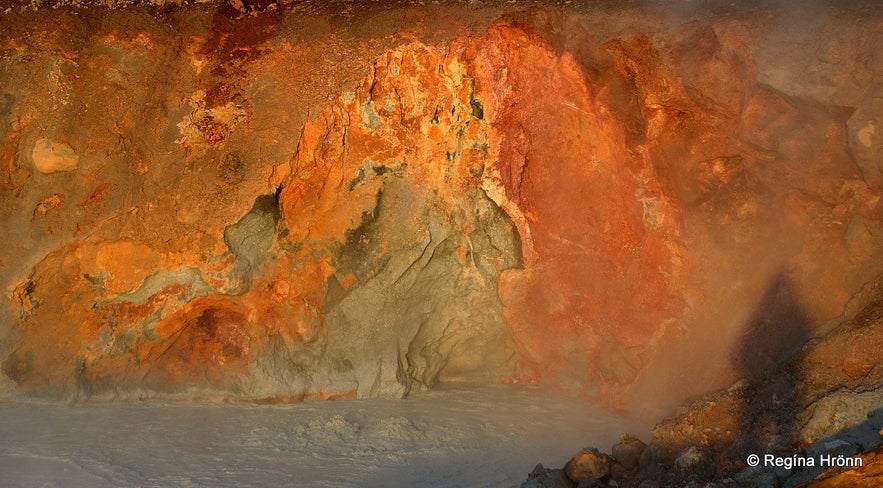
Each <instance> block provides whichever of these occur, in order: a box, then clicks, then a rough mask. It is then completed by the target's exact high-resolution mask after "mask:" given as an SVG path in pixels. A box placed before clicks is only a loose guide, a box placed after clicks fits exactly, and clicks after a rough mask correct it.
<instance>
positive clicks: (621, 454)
mask: <svg viewBox="0 0 883 488" xmlns="http://www.w3.org/2000/svg"><path fill="white" fill-rule="evenodd" d="M646 448H647V444H644V442H642V441H641V439H638V438H637V437H635V436H633V435H631V434H625V435H623V436H622V437H621V438H620V439H619V442H617V443H616V444H614V445H613V447H612V448H611V450H610V454H612V455H613V459H615V460H616V462H618V463H619V464H621V465H622V467H623V468H625V469H626V470H627V471H631V470H633V469H635V468H637V467H638V461H639V460H640V459H641V453H643V452H644V449H646Z"/></svg>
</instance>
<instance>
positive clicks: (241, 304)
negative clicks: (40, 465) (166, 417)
mask: <svg viewBox="0 0 883 488" xmlns="http://www.w3.org/2000/svg"><path fill="white" fill-rule="evenodd" d="M235 7H236V6H235V5H233V4H232V3H225V4H223V5H221V4H219V5H213V6H203V7H199V8H193V9H184V10H175V9H174V8H171V9H164V10H149V9H138V8H131V9H128V10H120V11H114V12H113V13H112V14H109V17H108V20H107V21H106V25H103V26H92V25H89V24H88V23H84V22H83V21H82V19H81V18H80V17H78V16H77V15H74V14H73V13H72V12H73V11H64V10H63V9H62V10H61V11H60V13H59V14H58V19H59V20H58V22H57V23H56V24H53V25H51V26H42V27H40V28H35V30H34V35H33V40H32V41H22V40H20V39H25V37H22V36H18V37H16V36H15V34H14V30H15V29H12V30H10V32H11V34H10V35H5V36H4V37H3V39H2V42H3V44H2V49H3V50H4V51H3V52H4V53H6V54H5V56H6V57H4V59H5V60H6V61H4V69H3V71H2V72H0V77H2V79H3V80H18V79H23V80H33V79H37V78H41V79H42V78H45V79H47V80H48V82H47V84H46V85H41V86H37V85H33V84H27V83H24V82H21V81H18V82H10V83H7V85H8V86H9V88H8V89H7V88H4V93H3V94H2V95H0V115H2V117H3V120H4V121H7V122H8V123H7V124H4V127H3V129H2V130H3V132H0V135H2V136H3V138H4V139H3V146H2V158H3V159H2V162H0V171H2V172H0V176H2V178H0V190H2V192H3V195H4V197H3V198H4V205H3V207H2V211H3V214H2V215H3V218H4V222H6V223H7V224H8V225H6V226H5V227H7V228H9V229H10V230H9V236H8V237H9V239H10V240H11V241H12V242H14V243H16V246H13V247H10V248H8V250H6V251H3V254H2V255H0V265H2V266H3V268H4V273H3V281H2V283H3V285H4V287H6V288H7V291H8V293H7V295H6V297H7V305H8V307H7V308H8V312H9V313H8V314H7V315H5V316H4V319H3V320H4V322H2V323H0V326H2V328H0V332H2V335H0V338H2V344H0V346H2V347H0V355H2V359H3V362H2V364H3V367H2V371H3V374H4V376H5V377H6V380H4V381H5V383H6V384H7V385H8V384H10V382H11V383H14V384H15V389H16V391H18V392H20V393H24V394H28V395H39V396H47V397H52V398H73V399H79V400H85V399H88V398H92V399H99V398H104V399H111V398H121V397H122V398H127V397H152V396H174V397H183V398H194V397H199V398H216V397H217V398H237V399H250V400H255V399H271V400H273V399H275V400H280V401H281V400H296V399H302V398H311V397H316V398H326V397H335V396H354V395H355V396H373V395H403V394H407V393H408V392H411V391H415V390H419V389H423V388H430V387H432V386H434V385H435V384H437V383H438V382H440V381H511V382H537V383H541V384H547V385H554V386H560V387H564V388H567V389H570V390H572V391H575V392H578V393H580V394H583V395H586V396H589V397H593V398H596V399H601V400H603V401H605V402H607V403H608V404H609V405H613V406H616V407H621V408H629V407H630V406H631V402H632V400H633V399H634V398H640V399H642V400H641V401H639V402H637V403H638V404H639V406H640V405H641V404H647V403H648V402H649V403H651V404H653V405H663V406H660V407H659V408H664V402H662V400H660V399H661V398H666V399H669V400H668V401H673V402H676V401H677V400H678V399H680V398H682V397H683V396H685V395H689V394H694V393H698V392H701V391H703V390H705V389H707V388H709V387H711V386H719V385H721V384H726V383H728V382H730V381H731V380H733V379H734V378H735V377H739V376H740V375H741V376H746V375H747V376H750V375H751V371H750V369H751V367H748V366H746V365H751V364H754V365H757V364H767V363H765V362H764V361H767V360H769V359H770V358H768V357H766V356H777V355H787V354H790V352H791V350H792V349H794V348H798V347H800V345H801V344H802V343H803V342H805V341H806V340H807V339H808V338H809V337H810V336H812V335H813V334H814V333H815V331H821V330H824V329H825V321H826V320H828V319H831V318H832V317H836V316H838V315H840V314H841V313H842V312H843V310H844V307H845V306H846V304H847V303H848V302H849V300H850V298H851V297H852V296H854V295H855V294H856V293H858V291H859V290H860V289H861V288H862V287H863V286H864V285H865V284H866V283H867V282H869V281H871V280H872V279H874V278H875V277H876V276H878V275H879V274H880V272H881V271H883V268H881V263H883V261H881V260H880V259H879V257H880V255H881V251H883V242H881V239H880V237H881V233H880V219H881V207H880V204H879V201H880V197H879V191H880V186H879V185H880V180H879V178H878V176H879V174H878V173H879V171H877V172H875V171H876V170H878V169H879V168H876V166H875V165H877V166H879V164H878V163H879V151H878V149H879V148H878V147H877V146H879V144H877V143H878V142H879V141H877V139H876V135H875V134H877V132H874V130H875V129H874V127H875V126H879V124H877V122H876V120H877V115H879V114H878V112H879V110H877V109H878V108H879V107H877V105H876V103H877V102H876V100H877V99H876V98H875V97H876V95H875V92H873V88H867V89H866V90H865V91H864V92H863V93H854V94H853V95H851V96H850V95H849V94H848V93H847V92H844V91H843V90H835V89H832V90H830V91H828V92H826V91H824V90H821V88H820V87H819V86H816V85H815V84H813V83H816V84H817V83H818V82H819V81H818V80H815V79H813V80H808V81H807V82H806V83H807V86H802V87H797V88H794V87H791V88H789V89H786V88H785V87H784V86H781V85H780V84H778V83H777V81H776V80H779V79H786V78H787V77H785V78H782V76H784V75H783V74H782V73H778V75H777V74H776V73H775V72H773V71H771V68H770V65H769V60H767V59H766V57H765V56H764V55H763V54H759V53H763V52H764V51H763V50H764V49H766V48H767V46H766V45H765V44H764V42H766V41H765V40H764V39H765V38H764V36H762V35H760V34H759V33H761V32H763V30H764V28H765V27H767V26H766V25H765V24H764V22H767V21H766V20H762V19H761V17H759V16H754V14H747V15H742V16H741V17H740V16H739V15H737V14H735V13H734V14H728V15H730V16H727V15H725V16H723V17H719V18H715V20H704V19H699V20H697V21H695V22H691V23H688V24H685V25H683V26H680V27H670V28H666V29H668V30H664V32H657V33H655V34H652V35H647V34H648V32H649V31H647V29H648V28H649V27H648V25H655V24H653V22H650V21H649V20H648V21H646V22H647V23H646V24H645V23H643V22H644V21H643V20H642V21H638V20H635V21H634V22H635V25H634V26H632V27H628V26H623V27H622V29H621V31H617V32H615V33H610V32H608V33H604V32H601V31H599V32H594V31H592V30H591V29H590V28H589V21H587V20H586V19H585V18H582V17H579V15H577V14H578V13H574V12H571V13H564V12H562V11H557V10H533V11H527V12H517V11H515V10H512V11H509V12H506V11H503V10H494V9H491V8H490V7H482V8H479V7H477V6H476V7H474V8H473V9H470V8H469V7H463V8H462V9H460V10H457V9H459V8H460V7H456V8H455V7H451V6H449V7H444V8H447V9H450V10H444V9H442V10H439V11H438V12H436V11H433V12H436V13H435V14H433V15H435V17H433V16H432V15H430V14H425V13H422V14H421V13H420V12H421V11H420V10H419V9H417V10H413V9H409V8H406V7H401V8H402V9H404V10H403V11H404V12H405V13H406V14H407V15H408V16H411V17H407V18H409V19H418V20H419V19H423V21H425V22H423V21H420V22H415V23H414V25H413V26H410V25H409V26H407V28H404V27H403V26H401V25H400V23H401V22H402V17H400V16H396V15H394V13H395V12H393V13H386V12H380V11H374V10H372V9H370V8H368V7H365V10H364V11H363V13H364V14H365V15H367V17H365V18H364V19H362V20H360V21H359V22H361V23H357V25H359V26H362V27H365V26H373V27H372V29H374V30H370V29H369V30H364V31H363V30H359V29H358V28H355V27H354V28H349V27H347V28H345V29H344V28H341V27H340V26H338V25H337V24H336V23H335V22H336V21H334V20H333V19H335V18H336V17H334V16H328V15H326V14H327V12H322V11H321V9H320V8H319V7H317V6H316V5H314V4H312V3H311V2H304V3H302V4H301V3H297V4H285V5H284V7H283V6H278V7H274V8H273V9H270V8H269V7H267V10H266V11H263V10H260V9H259V10H260V11H243V10H242V9H239V10H237V8H235ZM262 8H263V7H262ZM360 8H361V7H360ZM494 8H496V9H499V7H494ZM439 12H440V13H439ZM630 12H632V14H635V12H633V11H630ZM5 15H7V16H8V17H6V18H4V19H3V20H2V22H5V23H7V24H9V25H10V27H11V28H12V27H15V26H19V27H16V28H18V29H25V28H27V27H28V26H30V25H36V24H38V23H39V22H40V18H41V17H40V16H41V15H44V13H43V12H41V11H36V12H30V13H13V14H9V13H7V14H5ZM13 15H15V16H18V17H16V18H15V19H13V17H12V16H13ZM598 15H607V14H602V13H598ZM635 15H637V14H635ZM647 15H651V14H649V13H648V14H647ZM652 15H659V14H658V13H654V14H652ZM758 15H759V14H758ZM304 16H306V17H304ZM372 16H373V17H372ZM384 16H386V17H384ZM458 16H465V17H463V18H461V17H458ZM610 18H611V19H612V18H613V17H610ZM323 19H324V20H323ZM328 19H332V20H328ZM372 19H374V21H376V22H375V23H371V22H372ZM452 19H457V20H456V21H454V20H452ZM468 19H475V22H476V23H477V24H480V25H467V22H466V21H467V20H468ZM764 19H766V17H764ZM13 20H17V21H19V22H18V23H13ZM320 20H321V22H319V21H320ZM338 20H339V19H338ZM350 20H352V19H350ZM491 20H494V21H493V22H491ZM166 21H168V22H171V24H169V25H175V26H177V28H176V29H169V28H168V27H167V24H166V23H165V22H166ZM316 22H319V23H318V24H317V23H316ZM323 22H324V23H323ZM445 22H448V24H446V23H445ZM451 22H453V24H450V23H451ZM341 23H342V24H341V25H348V26H349V25H350V24H351V22H350V21H349V20H347V21H346V22H344V21H341ZM860 24H861V25H862V26H864V25H865V24H863V23H860ZM40 25H42V24H40ZM311 26H312V27H311ZM315 26H318V27H315ZM398 27H402V30H401V31H397V30H396V28H398ZM448 28H450V29H452V33H447V32H446V33H445V35H442V34H440V33H439V31H444V30H445V29H448ZM863 28H864V27H863ZM863 28H862V29H863ZM365 29H367V27H365ZM433 29H435V30H433ZM862 29H859V28H856V31H855V32H856V33H855V34H854V35H853V34H851V33H852V32H853V31H847V33H849V34H850V36H852V37H850V39H853V40H855V39H859V38H861V39H864V38H865V37H867V36H868V35H870V34H868V33H867V32H866V31H865V30H862ZM773 37H774V36H773ZM27 39H31V38H30V37H28V38H27ZM84 39H91V40H94V41H95V42H85V41H84ZM863 45H865V44H862V43H859V42H856V47H855V49H858V50H859V51H856V53H855V55H856V56H862V55H863V54H862V52H861V51H860V49H864V48H860V46H863ZM41 46H53V47H51V48H44V47H41ZM56 47H57V49H56ZM794 49H798V48H794ZM835 51H836V52H835V53H834V54H836V56H835V57H836V58H837V59H836V61H837V63H840V64H842V63H844V62H846V61H845V60H844V59H843V57H844V56H847V55H846V54H844V53H842V52H840V51H838V50H836V49H835ZM20 52H33V53H35V54H34V56H32V57H30V58H29V57H27V56H21V55H19V54H17V53H20ZM800 52H803V51H800ZM834 54H832V56H833V55H834ZM866 54H868V53H866ZM868 56H870V57H867V59H869V60H872V61H873V60H874V59H877V58H875V57H873V56H871V54H868ZM32 59H37V60H38V61H32ZM862 59H865V58H862ZM872 61H869V62H868V63H867V64H865V65H862V66H864V67H862V68H861V69H860V70H859V71H858V72H857V74H856V76H857V77H859V78H862V77H865V78H866V77H868V76H871V77H872V78H873V76H879V72H880V70H879V69H878V67H877V65H875V64H874V63H873V62H872ZM837 63H835V64H837ZM837 65H838V66H839V64H837ZM307 66H309V67H310V69H305V68H304V67H307ZM857 69H858V68H857ZM325 72H327V73H328V76H323V75H322V73H325ZM157 73H159V74H161V75H163V76H157ZM869 73H870V74H869ZM875 73H876V75H875ZM862 79H864V78H862ZM844 83H845V82H844ZM810 85H811V86H810ZM95 90H100V91H101V93H102V94H101V95H100V96H99V95H95ZM6 91H8V93H6ZM105 92H107V93H109V95H108V94H104V93H105ZM826 93H827V95H825V94H826ZM120 100H131V102H126V103H123V102H121V101H120ZM86 108H88V109H89V110H88V111H87V110H86ZM108 114H111V115H113V116H108ZM72 120H81V122H79V123H78V124H74V123H73V122H71V121H72ZM875 124H877V125H875ZM60 141H66V142H60ZM875 168H876V169H875ZM766 298H769V299H770V302H769V304H768V305H764V303H765V302H764V300H765V299H766ZM764 307H766V308H768V309H770V310H765V309H764ZM783 323H784V324H786V325H787V327H786V326H783V325H781V324H783ZM746 330H747V331H748V332H747V333H745V334H743V332H745V331H746ZM768 332H769V333H768ZM773 332H774V333H773ZM745 337H748V339H747V340H748V342H750V341H751V340H754V341H762V340H764V339H762V338H764V337H767V338H769V337H773V338H775V340H774V341H771V342H774V343H775V344H772V345H771V347H770V348H761V349H762V351H761V353H762V354H761V353H757V354H754V353H749V352H747V351H748V350H750V349H751V348H750V347H746V346H745V344H746V339H744V338H745ZM759 338H760V339H759ZM844 340H845V341H846V340H851V339H844ZM697 344H701V346H702V347H696V346H697ZM831 344H833V342H832V343H831ZM869 354H870V353H869ZM824 358H829V356H828V355H825V356H824ZM819 361H820V364H821V363H824V362H825V361H828V359H820V360H819ZM845 361H846V362H844V365H843V368H844V371H847V373H848V374H849V375H853V376H850V378H852V377H855V378H859V377H860V376H861V375H862V374H865V372H866V371H868V368H869V367H871V366H869V365H871V364H873V357H871V356H866V355H865V356H863V355H861V354H858V353H856V354H852V355H850V357H849V358H848V360H845ZM696 364H702V365H703V368H697V367H696ZM826 364H827V363H826ZM825 367H828V366H827V365H826V366H825ZM813 371H816V370H815V369H814V370H813ZM675 379H676V380H675ZM812 381H815V382H817V383H824V382H826V381H828V380H827V379H825V377H824V376H823V375H819V376H818V377H813V379H812ZM2 384H3V383H0V385H2ZM659 402H662V403H659Z"/></svg>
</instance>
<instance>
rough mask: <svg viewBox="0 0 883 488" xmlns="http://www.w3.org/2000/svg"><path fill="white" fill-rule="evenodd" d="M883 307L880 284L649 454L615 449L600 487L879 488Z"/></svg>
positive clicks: (661, 427)
mask: <svg viewBox="0 0 883 488" xmlns="http://www.w3.org/2000/svg"><path fill="white" fill-rule="evenodd" d="M881 299H883V294H881V281H880V280H879V279H878V280H876V281H875V282H873V283H872V284H870V285H869V286H868V287H866V288H865V289H864V290H863V291H862V292H861V293H860V294H858V295H857V297H856V298H855V299H854V300H853V301H851V302H850V304H849V306H848V307H847V310H848V311H847V313H846V314H844V316H842V317H840V318H838V320H836V321H834V324H832V327H833V329H832V330H830V331H829V332H828V333H826V334H824V335H821V336H820V337H817V338H814V339H812V340H811V341H809V343H808V344H807V345H806V346H805V347H803V348H801V349H799V350H798V351H796V352H794V353H793V354H791V355H784V356H780V357H779V359H778V360H777V361H776V362H775V364H774V365H773V367H771V368H768V369H766V370H764V371H763V372H762V373H760V374H757V375H755V376H747V377H745V378H743V379H741V380H740V381H739V382H737V383H736V384H734V385H732V386H731V387H729V388H727V389H725V390H721V391H718V392H715V393H712V394H709V395H706V396H705V397H703V398H702V399H700V400H697V401H695V402H692V403H690V404H688V405H686V406H685V407H683V408H682V409H680V410H679V412H678V413H677V414H676V415H674V416H673V417H671V418H669V419H667V420H665V421H663V422H662V423H660V424H658V425H657V426H655V427H654V428H653V431H652V439H651V441H650V444H649V445H644V444H643V442H641V441H640V440H638V439H637V438H635V437H634V436H628V435H626V436H623V439H622V440H621V441H620V442H619V443H617V444H616V445H614V446H613V447H612V450H611V452H612V454H613V457H612V459H613V460H614V464H612V466H611V467H610V468H609V469H608V470H603V471H601V470H598V471H596V473H597V474H596V475H595V476H594V478H596V479H597V481H598V484H597V486H651V485H652V486H694V485H695V486H782V487H794V486H807V487H809V486H813V487H815V486H875V483H877V482H878V481H879V479H880V466H879V453H880V448H881V445H883V400H881V399H883V371H881V370H880V367H879V365H880V364H881V361H880V360H881V359H883V358H880V357H879V355H880V353H879V347H877V344H879V342H878V340H879V339H878V338H877V336H876V335H877V334H878V333H879V332H878V330H879V328H880V327H881V326H883V301H881ZM752 454H753V455H756V456H758V457H757V458H756V459H755V460H754V461H752V459H751V457H750V456H751V455H752ZM605 456H606V454H603V453H601V452H599V451H598V450H597V449H588V450H583V451H582V452H580V453H577V454H576V455H575V456H574V457H573V459H572V460H571V461H570V462H569V463H568V464H567V465H566V466H565V468H564V473H566V475H567V477H568V480H569V481H571V482H573V483H577V482H582V481H583V480H585V479H587V477H586V476H585V475H584V473H583V471H586V470H583V471H578V470H574V469H571V468H572V467H573V466H582V465H586V464H588V463H587V461H586V459H590V460H598V459H604V457H605ZM767 456H772V457H773V458H774V460H773V461H769V460H767ZM776 458H778V459H779V461H778V463H776V462H775V459H776ZM832 458H834V459H835V461H831V459H832ZM596 463H597V461H596ZM602 473H603V476H602ZM534 478H536V475H535V473H534V474H531V475H529V476H528V480H527V481H526V482H525V484H524V485H523V486H530V483H531V482H532V479H534ZM560 486H565V485H560Z"/></svg>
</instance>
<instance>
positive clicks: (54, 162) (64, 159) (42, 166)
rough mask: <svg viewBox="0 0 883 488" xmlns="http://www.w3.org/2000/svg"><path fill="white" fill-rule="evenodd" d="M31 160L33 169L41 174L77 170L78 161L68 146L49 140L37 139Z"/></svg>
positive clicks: (75, 154) (77, 157)
mask: <svg viewBox="0 0 883 488" xmlns="http://www.w3.org/2000/svg"><path fill="white" fill-rule="evenodd" d="M31 158H32V159H33V161H34V167H35V168H37V171H39V172H41V173H55V172H59V171H73V170H75V169H77V162H78V161H79V160H80V158H79V156H77V153H75V152H74V150H73V149H72V148H71V147H70V146H69V145H67V144H65V143H63V142H55V141H52V140H50V139H37V142H35V143H34V149H33V151H31Z"/></svg>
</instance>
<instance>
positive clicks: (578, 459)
mask: <svg viewBox="0 0 883 488" xmlns="http://www.w3.org/2000/svg"><path fill="white" fill-rule="evenodd" d="M610 464H611V461H610V456H608V455H607V454H604V453H602V452H599V451H598V450H597V449H584V450H582V451H580V452H578V453H577V454H576V455H575V456H573V458H572V459H571V460H570V461H568V462H567V464H566V465H565V466H564V472H565V473H566V474H567V477H568V478H570V479H571V480H573V481H575V482H577V483H579V482H580V481H584V480H589V479H596V480H602V479H604V478H606V477H607V475H608V474H609V473H610Z"/></svg>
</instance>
